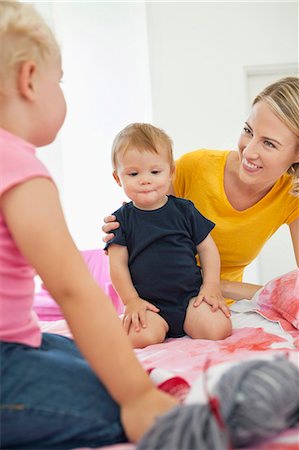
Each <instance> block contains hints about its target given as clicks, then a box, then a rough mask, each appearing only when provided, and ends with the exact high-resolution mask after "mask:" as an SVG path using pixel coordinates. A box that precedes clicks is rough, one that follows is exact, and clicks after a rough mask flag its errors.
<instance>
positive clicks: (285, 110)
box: [253, 77, 299, 197]
mask: <svg viewBox="0 0 299 450" xmlns="http://www.w3.org/2000/svg"><path fill="white" fill-rule="evenodd" d="M260 101H264V102H266V103H267V104H268V105H269V107H270V108H271V109H272V111H273V112H274V114H276V116H277V117H279V119H280V120H281V121H282V122H283V123H284V124H285V125H286V126H287V127H288V128H289V129H290V130H291V131H292V132H293V133H294V134H295V135H296V136H297V138H298V146H299V78H298V77H286V78H282V79H281V80H278V81H276V82H275V83H272V84H270V86H267V87H266V88H265V89H264V90H263V91H262V92H261V93H260V94H258V95H257V96H256V97H255V99H254V101H253V105H255V104H256V103H258V102H260ZM288 173H289V174H290V175H291V176H292V178H293V186H292V190H291V194H293V195H294V196H296V197H298V196H299V163H294V164H293V165H292V166H291V167H290V168H289V170H288Z"/></svg>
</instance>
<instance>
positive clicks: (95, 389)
mask: <svg viewBox="0 0 299 450" xmlns="http://www.w3.org/2000/svg"><path fill="white" fill-rule="evenodd" d="M61 77H62V69H61V58H60V51H59V48H58V45H57V43H56V40H55V38H54V36H53V34H52V32H51V31H50V29H49V28H48V27H47V25H46V24H45V23H44V21H43V20H42V19H41V17H40V16H39V15H38V14H37V12H36V11H35V10H34V9H33V7H32V6H30V5H28V4H24V3H19V2H14V1H1V2H0V161H1V164H0V311H1V314H0V339H1V345H0V350H1V355H0V356H1V374H0V375H1V424H0V425H1V445H2V446H3V448H18V449H20V448H30V449H41V448H60V449H62V448H74V447H84V446H93V447H95V446H101V445H106V444H113V443H116V442H121V441H125V440H126V439H127V438H129V439H131V440H133V441H136V440H138V439H139V438H140V436H141V435H142V434H143V433H144V432H145V431H146V430H147V429H148V428H149V426H150V425H151V424H152V422H153V421H154V419H155V417H156V416H158V415H161V414H163V413H164V412H166V411H168V410H169V409H170V408H172V407H173V406H175V405H176V402H175V401H174V400H173V399H172V398H171V397H169V396H168V395H166V394H164V393H162V392H161V391H158V390H156V388H155V387H154V386H153V384H152V383H151V381H150V379H149V378H148V376H147V375H146V373H145V372H144V370H143V369H142V367H141V365H140V364H139V362H138V361H137V359H136V357H135V355H134V353H133V351H132V349H131V346H130V343H129V340H128V338H127V336H126V334H125V332H124V331H123V329H122V327H121V323H120V321H119V319H118V317H117V315H116V314H115V311H114V309H113V306H112V304H111V302H110V301H109V300H108V298H107V297H106V296H105V294H104V293H103V291H102V290H101V289H100V287H99V286H98V285H97V284H96V283H95V281H94V280H93V278H92V277H91V275H90V274H89V272H88V269H87V267H86V265H85V263H84V261H83V259H82V256H81V255H80V253H79V251H78V250H77V249H76V247H75V245H74V243H73V241H72V238H71V236H70V234H69V232H68V229H67V227H66V224H65V220H64V217H63V213H62V208H61V205H60V201H59V196H58V192H57V188H56V186H55V184H54V182H53V180H52V179H51V177H50V175H49V173H48V171H47V169H46V168H45V167H44V166H43V164H42V163H41V162H40V161H39V160H38V159H37V158H36V156H35V148H36V147H40V146H44V145H47V144H49V143H50V142H52V141H53V140H54V139H55V136H56V134H57V132H58V130H59V129H60V127H61V126H62V124H63V121H64V118H65V113H66V105H65V100H64V96H63V93H62V91H61V88H60V80H61ZM35 271H36V272H37V273H38V274H39V276H40V277H41V279H42V280H43V282H44V284H45V286H46V288H47V289H48V291H49V292H50V294H51V295H52V296H53V298H55V300H56V301H57V303H58V304H59V306H60V307H61V310H62V311H63V314H64V315H65V318H66V320H67V322H68V324H69V326H70V328H71V331H72V333H73V335H74V339H75V342H76V344H75V343H74V342H73V341H72V340H70V339H67V338H65V337H62V336H58V335H51V334H43V335H42V334H41V332H40V329H39V326H38V323H37V320H36V317H35V316H34V314H33V313H32V302H33V294H34V283H33V276H34V274H35ZM76 345H77V346H78V348H77V346H76ZM81 353H82V355H83V356H82V355H81ZM84 358H86V360H85V359H84ZM120 373H121V382H120V378H119V374H120ZM120 418H121V419H122V420H121V419H120Z"/></svg>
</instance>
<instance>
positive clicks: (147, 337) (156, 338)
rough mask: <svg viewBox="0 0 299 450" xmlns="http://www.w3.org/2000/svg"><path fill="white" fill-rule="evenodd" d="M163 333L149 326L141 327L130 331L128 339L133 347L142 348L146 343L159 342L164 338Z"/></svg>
mask: <svg viewBox="0 0 299 450" xmlns="http://www.w3.org/2000/svg"><path fill="white" fill-rule="evenodd" d="M165 336H166V335H165V333H163V332H157V331H156V330H151V329H149V328H143V329H141V330H140V331H138V332H137V331H132V332H130V334H129V339H130V341H131V344H132V346H133V348H144V347H147V346H148V345H154V344H161V343H162V342H164V340H165Z"/></svg>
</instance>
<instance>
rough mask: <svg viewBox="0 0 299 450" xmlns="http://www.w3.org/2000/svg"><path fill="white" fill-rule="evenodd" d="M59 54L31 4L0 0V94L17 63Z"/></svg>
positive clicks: (14, 72)
mask: <svg viewBox="0 0 299 450" xmlns="http://www.w3.org/2000/svg"><path fill="white" fill-rule="evenodd" d="M52 54H53V55H57V56H59V55H60V51H59V46H58V44H57V41H56V39H55V37H54V35H53V33H52V31H51V30H50V28H49V27H48V25H47V24H46V22H45V21H44V20H43V19H42V17H41V16H40V15H39V13H38V12H37V11H36V10H35V9H34V7H33V6H32V5H29V4H25V3H19V2H16V1H11V0H0V93H2V94H3V93H5V88H6V84H7V83H8V81H9V80H11V79H12V77H15V76H16V74H17V70H18V67H19V65H20V63H22V62H24V61H28V60H33V61H34V62H36V63H39V62H40V61H43V60H45V59H46V57H47V56H49V55H52Z"/></svg>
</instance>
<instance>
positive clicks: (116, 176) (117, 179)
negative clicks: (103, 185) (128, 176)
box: [112, 170, 121, 187]
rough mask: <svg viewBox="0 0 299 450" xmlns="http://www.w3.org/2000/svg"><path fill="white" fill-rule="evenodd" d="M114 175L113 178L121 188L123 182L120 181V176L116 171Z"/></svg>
mask: <svg viewBox="0 0 299 450" xmlns="http://www.w3.org/2000/svg"><path fill="white" fill-rule="evenodd" d="M112 175H113V178H114V179H115V181H116V182H117V184H118V185H119V186H120V187H121V182H120V179H119V176H118V174H117V172H116V170H114V171H113V173H112Z"/></svg>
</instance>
